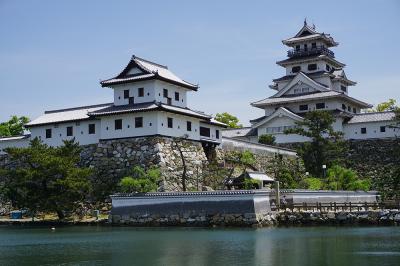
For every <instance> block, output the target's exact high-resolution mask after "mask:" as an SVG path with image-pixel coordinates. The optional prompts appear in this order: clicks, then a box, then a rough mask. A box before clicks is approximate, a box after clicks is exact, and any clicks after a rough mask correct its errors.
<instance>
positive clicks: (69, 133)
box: [67, 127, 73, 137]
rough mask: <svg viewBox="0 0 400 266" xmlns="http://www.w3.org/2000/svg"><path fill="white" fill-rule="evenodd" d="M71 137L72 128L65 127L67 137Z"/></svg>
mask: <svg viewBox="0 0 400 266" xmlns="http://www.w3.org/2000/svg"><path fill="white" fill-rule="evenodd" d="M72 135H73V130H72V127H67V136H69V137H70V136H72Z"/></svg>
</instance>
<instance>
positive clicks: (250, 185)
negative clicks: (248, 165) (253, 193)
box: [243, 178, 260, 189]
mask: <svg viewBox="0 0 400 266" xmlns="http://www.w3.org/2000/svg"><path fill="white" fill-rule="evenodd" d="M243 185H244V189H257V188H259V186H260V183H259V181H257V180H254V179H251V178H245V179H244V181H243Z"/></svg>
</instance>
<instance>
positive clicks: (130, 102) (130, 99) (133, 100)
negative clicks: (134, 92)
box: [129, 97, 135, 105]
mask: <svg viewBox="0 0 400 266" xmlns="http://www.w3.org/2000/svg"><path fill="white" fill-rule="evenodd" d="M134 103H135V98H133V97H129V104H130V105H132V104H134Z"/></svg>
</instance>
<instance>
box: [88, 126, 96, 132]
mask: <svg viewBox="0 0 400 266" xmlns="http://www.w3.org/2000/svg"><path fill="white" fill-rule="evenodd" d="M95 133H96V125H95V124H89V134H95Z"/></svg>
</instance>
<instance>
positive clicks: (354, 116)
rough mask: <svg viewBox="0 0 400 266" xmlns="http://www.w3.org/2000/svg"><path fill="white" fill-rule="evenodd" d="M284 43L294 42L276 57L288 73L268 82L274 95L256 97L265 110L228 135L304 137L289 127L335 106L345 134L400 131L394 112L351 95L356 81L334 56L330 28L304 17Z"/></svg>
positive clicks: (381, 134)
mask: <svg viewBox="0 0 400 266" xmlns="http://www.w3.org/2000/svg"><path fill="white" fill-rule="evenodd" d="M282 43H283V44H284V45H286V46H288V47H289V48H290V50H289V51H288V52H287V57H288V58H287V59H285V60H282V61H278V62H277V64H278V65H279V66H281V67H284V68H285V69H286V73H285V75H284V76H282V77H280V78H277V79H274V80H273V83H272V84H271V85H270V86H269V87H270V88H271V89H272V90H274V91H276V92H275V93H274V94H273V95H272V96H271V97H268V98H266V99H262V100H259V101H256V102H253V103H251V105H252V106H253V107H256V108H260V109H262V110H264V112H265V114H264V115H263V116H262V117H259V118H256V119H254V120H251V121H250V123H251V126H250V127H247V128H243V129H232V130H226V131H224V133H223V134H224V137H231V138H232V137H233V138H240V139H247V140H250V141H253V142H258V138H259V136H261V135H263V134H270V135H274V136H275V138H276V142H277V143H293V142H304V141H306V140H307V139H306V138H305V137H302V136H299V135H295V134H285V133H284V131H285V130H286V129H289V128H292V127H295V126H296V122H298V121H302V120H303V117H304V115H305V114H306V113H307V112H310V111H314V110H327V111H330V112H332V113H333V115H334V117H335V119H336V122H335V123H334V125H333V127H334V130H335V131H340V132H343V133H344V138H345V139H369V138H387V137H395V136H397V135H400V131H399V130H398V129H395V128H391V127H389V126H390V124H391V123H392V121H391V120H392V119H393V118H394V113H393V112H378V113H377V112H369V113H368V112H363V110H365V109H367V108H371V107H372V105H370V104H368V103H366V102H364V101H361V100H359V99H355V98H353V97H351V96H349V90H350V88H351V87H352V86H354V85H356V82H355V81H352V80H350V79H349V78H348V77H347V75H346V73H345V71H344V67H345V64H344V63H342V62H340V61H338V60H337V59H336V58H335V54H334V52H333V51H332V50H331V49H330V48H332V47H336V46H338V43H337V42H336V41H335V40H334V39H333V38H332V37H331V36H330V35H329V34H326V33H323V32H322V33H321V32H318V31H317V30H316V29H315V26H310V25H308V24H307V22H306V21H304V26H303V27H302V28H301V29H300V31H299V32H298V33H297V34H296V35H295V36H293V37H291V38H289V39H286V40H283V41H282Z"/></svg>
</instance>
